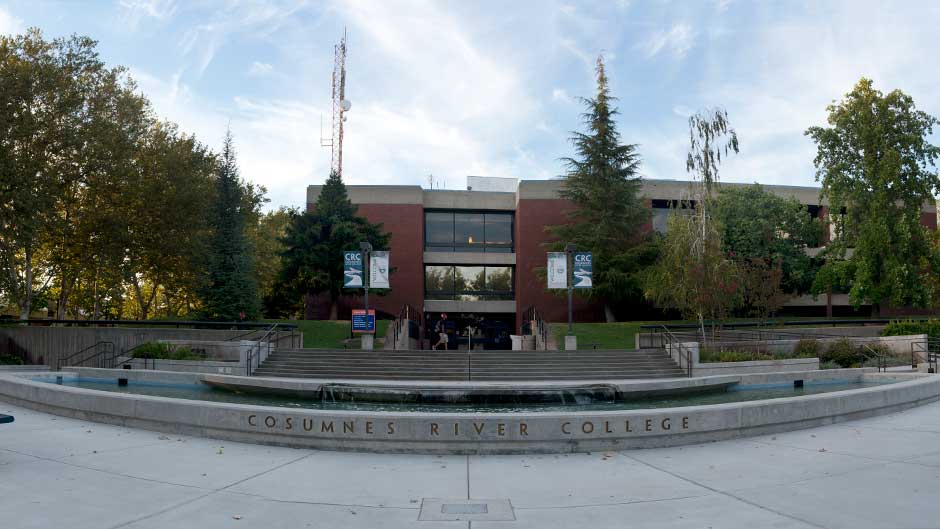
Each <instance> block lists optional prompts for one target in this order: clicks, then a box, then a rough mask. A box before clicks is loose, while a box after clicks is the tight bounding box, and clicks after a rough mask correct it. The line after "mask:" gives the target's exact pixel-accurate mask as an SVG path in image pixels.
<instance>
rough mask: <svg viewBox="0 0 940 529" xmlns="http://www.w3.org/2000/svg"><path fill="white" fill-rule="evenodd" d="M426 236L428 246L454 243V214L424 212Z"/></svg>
mask: <svg viewBox="0 0 940 529" xmlns="http://www.w3.org/2000/svg"><path fill="white" fill-rule="evenodd" d="M424 237H425V244H427V245H428V246H440V245H446V246H450V245H453V244H454V214H453V213H440V212H428V213H425V214H424Z"/></svg>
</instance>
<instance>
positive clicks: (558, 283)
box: [548, 252, 568, 288]
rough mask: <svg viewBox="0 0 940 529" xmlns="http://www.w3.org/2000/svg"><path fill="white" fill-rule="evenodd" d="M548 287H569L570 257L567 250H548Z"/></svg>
mask: <svg viewBox="0 0 940 529" xmlns="http://www.w3.org/2000/svg"><path fill="white" fill-rule="evenodd" d="M548 288H568V259H567V257H565V252H548Z"/></svg>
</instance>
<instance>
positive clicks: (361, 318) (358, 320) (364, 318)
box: [352, 309, 375, 333]
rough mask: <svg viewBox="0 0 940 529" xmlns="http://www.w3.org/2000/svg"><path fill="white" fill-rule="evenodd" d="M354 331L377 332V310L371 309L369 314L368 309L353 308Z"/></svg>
mask: <svg viewBox="0 0 940 529" xmlns="http://www.w3.org/2000/svg"><path fill="white" fill-rule="evenodd" d="M352 331H353V332H366V333H374V332H375V310H372V309H369V314H366V309H353V311H352Z"/></svg>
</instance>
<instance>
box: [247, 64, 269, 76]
mask: <svg viewBox="0 0 940 529" xmlns="http://www.w3.org/2000/svg"><path fill="white" fill-rule="evenodd" d="M273 71H274V66H271V65H270V64H268V63H266V62H258V61H255V62H253V63H251V68H249V69H248V75H253V76H257V77H263V76H265V75H268V74H270V73H271V72H273Z"/></svg>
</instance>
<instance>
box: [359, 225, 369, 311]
mask: <svg viewBox="0 0 940 529" xmlns="http://www.w3.org/2000/svg"><path fill="white" fill-rule="evenodd" d="M359 249H360V250H362V264H363V274H362V288H363V289H364V290H365V296H364V297H365V302H366V329H368V328H369V279H370V278H369V273H370V272H371V269H370V268H369V257H370V254H371V253H372V244H370V243H368V242H360V243H359Z"/></svg>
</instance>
